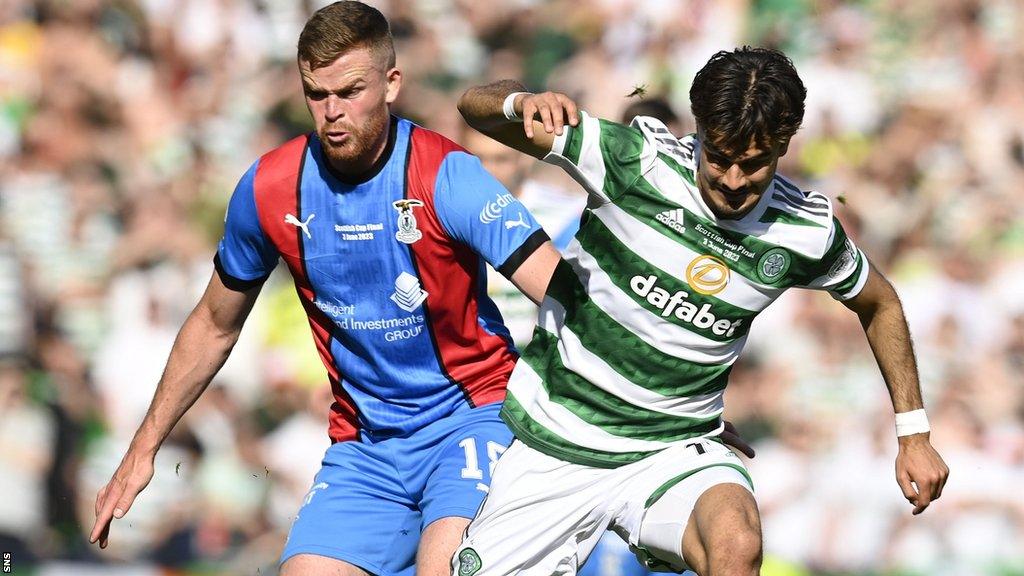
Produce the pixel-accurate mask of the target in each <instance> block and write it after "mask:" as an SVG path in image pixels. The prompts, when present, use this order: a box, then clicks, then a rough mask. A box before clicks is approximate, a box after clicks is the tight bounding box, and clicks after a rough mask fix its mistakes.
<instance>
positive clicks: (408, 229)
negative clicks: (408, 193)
mask: <svg viewBox="0 0 1024 576" xmlns="http://www.w3.org/2000/svg"><path fill="white" fill-rule="evenodd" d="M391 205H392V206H394V207H395V210H398V232H395V238H396V239H397V240H398V241H399V242H402V243H404V244H412V243H413V242H415V241H417V240H419V239H420V238H423V233H422V232H420V231H419V230H417V229H416V215H415V214H413V212H412V209H413V208H419V207H422V206H423V202H422V201H420V200H409V199H406V200H398V201H396V202H393V203H392V204H391Z"/></svg>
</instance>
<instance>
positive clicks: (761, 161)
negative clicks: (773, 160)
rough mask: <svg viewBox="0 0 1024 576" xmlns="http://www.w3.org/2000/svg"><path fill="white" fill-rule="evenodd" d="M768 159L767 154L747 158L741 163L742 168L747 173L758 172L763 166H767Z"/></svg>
mask: <svg viewBox="0 0 1024 576" xmlns="http://www.w3.org/2000/svg"><path fill="white" fill-rule="evenodd" d="M768 161H769V158H768V157H767V156H762V157H759V158H754V159H751V160H747V161H746V162H741V163H740V170H743V171H744V172H746V173H747V174H750V173H751V172H757V171H758V170H760V169H761V168H764V167H765V166H767V165H768Z"/></svg>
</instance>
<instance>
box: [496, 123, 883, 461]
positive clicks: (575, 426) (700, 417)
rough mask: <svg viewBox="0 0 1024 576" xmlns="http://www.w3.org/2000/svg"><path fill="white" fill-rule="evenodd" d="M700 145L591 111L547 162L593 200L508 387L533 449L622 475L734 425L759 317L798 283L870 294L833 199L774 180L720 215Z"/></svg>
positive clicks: (512, 422)
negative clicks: (747, 207)
mask: <svg viewBox="0 0 1024 576" xmlns="http://www.w3.org/2000/svg"><path fill="white" fill-rule="evenodd" d="M697 147H698V142H697V141H696V139H695V138H694V137H693V136H690V137H687V138H683V139H681V140H679V139H676V138H675V137H674V136H672V134H671V133H669V131H668V130H667V129H666V128H665V126H664V125H663V124H661V123H660V122H658V121H657V120H655V119H653V118H647V117H638V118H636V119H635V120H634V121H633V123H632V125H631V126H624V125H621V124H616V123H613V122H608V121H605V120H599V119H596V118H592V117H590V116H588V115H586V114H581V121H580V123H579V125H578V126H577V127H574V128H569V127H566V130H565V131H564V133H563V135H562V136H560V137H558V138H557V139H556V140H555V142H554V145H553V147H552V150H551V152H550V154H548V156H547V157H546V158H545V160H546V161H547V162H550V163H552V164H556V165H559V166H561V167H563V168H564V169H565V170H566V171H568V172H569V174H570V175H572V176H573V178H575V179H576V180H577V181H578V182H579V183H580V184H581V185H582V186H583V187H584V188H586V190H587V192H588V193H589V196H590V200H589V204H588V208H587V210H586V211H585V212H584V215H583V218H582V221H581V224H580V230H579V231H578V232H577V234H576V237H575V238H574V239H573V241H572V242H571V244H570V245H569V247H568V250H567V252H566V254H565V260H564V261H563V262H562V263H561V264H560V265H559V266H558V268H557V270H556V271H555V274H554V276H553V278H552V280H551V283H550V285H549V286H548V290H547V294H546V297H545V299H544V302H543V305H542V307H541V311H540V315H539V319H538V325H537V328H536V329H535V331H534V336H533V339H532V341H531V342H530V344H529V345H528V346H527V347H526V349H525V351H524V352H523V354H522V358H521V361H520V362H519V363H517V365H516V368H515V370H514V372H513V375H512V378H511V380H510V382H509V385H508V392H509V394H508V397H507V398H506V401H505V405H504V408H503V411H502V417H503V418H504V419H505V421H506V422H507V423H508V424H509V426H510V427H511V428H512V430H513V431H514V432H515V434H516V436H518V437H519V438H520V439H521V440H522V441H523V442H525V443H526V444H528V445H529V446H531V447H533V448H535V449H537V450H539V451H541V452H544V453H547V454H549V455H551V456H554V457H557V458H561V459H563V460H567V461H570V462H576V463H580V464H587V465H593V466H600V467H615V466H618V465H622V464H626V463H630V462H634V461H636V460H639V459H641V458H643V457H645V456H647V455H650V454H651V453H653V452H655V451H658V450H661V449H664V448H666V447H668V446H670V445H671V444H673V443H678V442H684V441H686V440H688V439H691V438H695V437H702V436H715V435H717V434H719V433H720V432H721V431H722V429H723V423H722V418H721V416H722V411H723V403H722V396H723V392H724V390H725V386H726V381H727V379H728V376H729V371H730V369H731V367H732V365H733V363H734V362H735V361H736V358H737V356H738V355H739V353H740V351H741V350H742V349H743V345H744V343H745V342H746V338H747V333H748V331H749V330H750V324H751V321H752V320H753V319H754V317H755V316H756V315H757V314H758V313H759V312H760V311H761V310H764V309H765V308H766V307H767V306H768V305H769V304H771V303H772V301H774V300H775V299H776V298H778V297H779V295H781V294H782V292H783V291H785V290H786V289H787V288H791V287H794V286H795V287H803V288H814V289H823V290H828V291H829V292H831V294H832V295H833V296H834V297H835V298H837V299H841V300H842V299H848V298H852V297H853V296H855V295H856V294H857V293H859V292H860V290H861V288H862V287H863V285H864V283H865V281H866V279H867V274H868V262H867V259H866V257H865V256H864V254H863V253H862V252H861V251H860V250H859V249H857V248H856V247H855V246H854V244H853V242H852V241H851V240H850V239H849V238H848V237H847V235H846V233H845V232H844V231H843V228H842V226H841V225H840V224H839V222H838V220H836V219H835V218H834V217H833V215H832V206H831V203H830V202H829V200H828V198H826V197H825V196H823V195H821V194H819V193H816V192H805V191H802V190H800V189H799V188H798V187H797V186H795V185H793V184H792V183H791V182H790V181H788V180H787V179H785V178H784V177H782V176H779V175H776V176H775V178H774V180H773V181H772V182H771V184H770V185H769V186H768V188H767V190H766V191H765V193H764V195H763V196H762V198H761V199H760V201H759V202H758V204H757V205H756V206H755V207H754V208H753V209H752V210H751V211H750V212H748V213H747V214H746V215H745V216H743V217H742V218H740V219H737V220H719V219H717V218H716V217H715V216H714V214H713V213H712V212H711V210H710V209H709V208H708V207H707V205H705V203H704V201H703V200H702V198H701V195H700V191H699V190H698V189H697V186H696V183H695V182H696V166H697V158H698V157H699V154H698V150H697Z"/></svg>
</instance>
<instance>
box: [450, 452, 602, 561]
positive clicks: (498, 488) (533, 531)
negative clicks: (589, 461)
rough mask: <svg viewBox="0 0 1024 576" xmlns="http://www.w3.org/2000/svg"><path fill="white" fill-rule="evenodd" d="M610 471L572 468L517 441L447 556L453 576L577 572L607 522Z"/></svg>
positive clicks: (503, 460)
mask: <svg viewBox="0 0 1024 576" xmlns="http://www.w3.org/2000/svg"><path fill="white" fill-rule="evenodd" d="M608 479H611V480H614V478H612V476H611V475H610V474H609V471H608V470H602V469H596V468H591V467H588V466H581V465H577V464H570V463H567V462H564V461H562V460H558V459H556V458H552V457H550V456H546V455H544V454H541V453H540V452H537V451H535V450H533V449H531V448H529V447H527V446H526V445H525V444H523V443H522V442H519V441H515V442H513V443H512V445H511V446H510V447H509V449H508V450H507V451H506V452H505V454H504V455H503V456H502V457H501V460H499V461H498V465H497V466H496V467H495V471H494V477H493V479H492V480H491V488H490V493H489V494H488V495H487V498H486V499H485V500H484V503H483V505H482V506H481V508H480V511H479V513H478V514H477V516H476V518H474V519H473V521H472V522H471V523H470V525H469V527H468V528H467V529H466V535H465V537H464V538H463V540H462V543H461V544H460V546H459V548H458V550H457V551H456V553H455V556H454V558H453V559H452V569H453V572H452V573H453V574H457V575H459V576H474V575H476V576H499V575H511V574H525V575H533V574H538V575H544V576H549V575H555V574H558V575H563V574H575V573H576V571H577V569H578V567H579V565H580V564H582V563H583V561H584V560H585V559H586V557H587V555H589V554H590V551H591V550H592V549H593V547H594V546H595V545H596V543H597V540H598V538H600V536H601V533H603V531H604V530H605V528H606V527H607V525H608V521H609V520H608V517H607V514H605V513H604V511H603V504H604V502H605V500H606V498H607V493H608V492H609V491H611V490H613V489H614V486H610V485H607V483H604V484H603V483H602V482H603V481H606V480H608Z"/></svg>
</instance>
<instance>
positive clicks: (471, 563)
mask: <svg viewBox="0 0 1024 576" xmlns="http://www.w3.org/2000/svg"><path fill="white" fill-rule="evenodd" d="M482 567H483V562H481V561H480V555H479V554H477V553H476V550H473V549H472V548H466V549H465V550H463V551H462V552H461V553H459V576H473V574H476V573H477V572H479V571H480V568H482Z"/></svg>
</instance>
